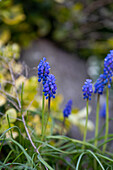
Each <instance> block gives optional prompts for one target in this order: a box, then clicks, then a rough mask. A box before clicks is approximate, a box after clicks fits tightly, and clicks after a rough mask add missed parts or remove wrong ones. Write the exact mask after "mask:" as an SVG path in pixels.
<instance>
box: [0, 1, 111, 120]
mask: <svg viewBox="0 0 113 170" xmlns="http://www.w3.org/2000/svg"><path fill="white" fill-rule="evenodd" d="M12 43H17V44H18V45H19V46H20V49H21V55H20V59H19V60H21V61H22V62H23V61H25V62H26V63H27V64H28V66H29V68H30V72H29V73H30V76H31V75H36V74H37V73H36V70H34V69H32V68H33V67H36V66H37V65H38V63H39V60H40V59H41V58H42V57H44V56H45V57H46V58H47V60H48V61H49V63H50V65H51V68H52V69H51V70H52V73H54V74H55V76H56V79H57V84H58V93H61V94H62V95H63V96H64V103H66V102H67V100H68V99H70V98H72V99H73V103H74V106H76V107H78V108H79V109H82V108H83V107H84V106H85V102H84V101H83V100H82V90H81V88H82V85H83V83H84V81H85V79H86V78H89V77H90V78H92V79H93V80H94V81H95V80H96V78H97V77H98V75H99V74H100V73H101V72H102V65H103V59H104V58H105V56H106V55H107V53H108V52H109V50H110V49H112V48H113V1H112V0H107V1H106V0H96V1H93V0H79V1H78V0H27V1H23V0H0V47H2V46H3V45H7V44H12ZM102 102H103V103H104V99H102ZM92 103H93V104H92V106H93V107H95V104H94V103H95V99H94V100H93V101H92ZM63 105H64V104H63ZM91 119H92V120H93V121H94V120H95V114H94V113H93V114H92V116H91Z"/></svg>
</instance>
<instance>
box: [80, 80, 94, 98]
mask: <svg viewBox="0 0 113 170" xmlns="http://www.w3.org/2000/svg"><path fill="white" fill-rule="evenodd" d="M91 82H92V80H90V79H86V81H85V83H84V85H83V87H82V91H83V96H84V97H83V99H88V100H91V94H92V93H93V88H92V87H93V86H92V83H91Z"/></svg>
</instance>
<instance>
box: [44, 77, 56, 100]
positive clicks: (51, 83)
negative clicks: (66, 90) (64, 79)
mask: <svg viewBox="0 0 113 170" xmlns="http://www.w3.org/2000/svg"><path fill="white" fill-rule="evenodd" d="M55 81H56V79H55V76H54V75H53V74H50V75H48V77H47V80H46V82H45V84H44V86H43V92H44V95H45V96H46V99H48V98H49V97H50V98H51V97H53V98H55V94H56V90H57V86H56V84H55Z"/></svg>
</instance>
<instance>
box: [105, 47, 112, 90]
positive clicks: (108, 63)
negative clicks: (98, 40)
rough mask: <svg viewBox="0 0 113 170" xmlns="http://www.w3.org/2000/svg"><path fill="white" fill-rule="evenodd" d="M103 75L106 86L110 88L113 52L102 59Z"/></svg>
mask: <svg viewBox="0 0 113 170" xmlns="http://www.w3.org/2000/svg"><path fill="white" fill-rule="evenodd" d="M104 75H105V76H106V84H108V88H110V87H111V81H112V79H111V77H112V76H113V50H110V53H109V54H108V55H107V56H106V57H105V59H104Z"/></svg>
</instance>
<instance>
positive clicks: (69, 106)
mask: <svg viewBox="0 0 113 170" xmlns="http://www.w3.org/2000/svg"><path fill="white" fill-rule="evenodd" d="M71 110H72V100H69V101H68V103H67V104H66V106H65V108H64V110H63V115H64V117H68V116H69V115H70V114H71Z"/></svg>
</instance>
